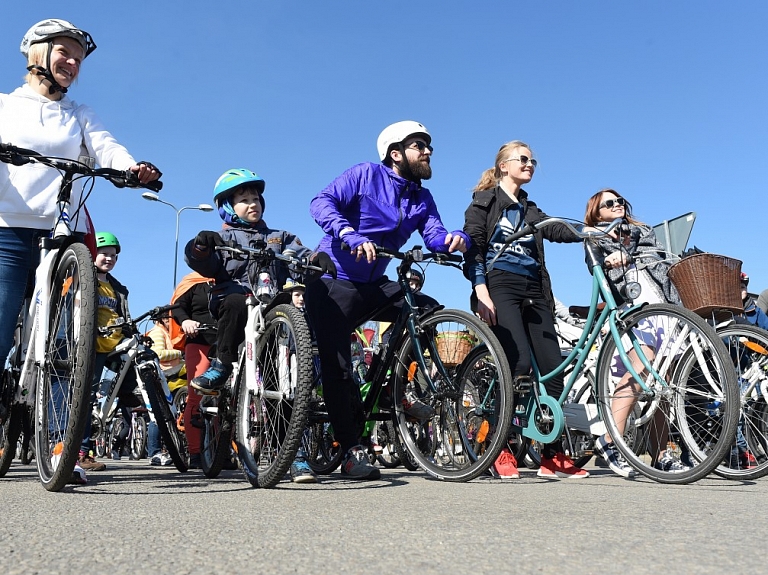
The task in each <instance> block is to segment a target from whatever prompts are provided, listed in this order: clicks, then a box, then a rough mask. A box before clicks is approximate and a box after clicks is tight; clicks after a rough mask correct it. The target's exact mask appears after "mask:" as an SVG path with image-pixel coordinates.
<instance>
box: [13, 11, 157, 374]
mask: <svg viewBox="0 0 768 575" xmlns="http://www.w3.org/2000/svg"><path fill="white" fill-rule="evenodd" d="M95 49H96V44H95V43H94V41H93V38H91V35H90V34H88V33H87V32H85V31H83V30H80V29H78V28H76V27H75V26H74V25H72V24H71V23H69V22H66V21H65V20H58V19H48V20H43V21H41V22H38V23H37V24H35V25H34V26H32V28H30V29H29V31H28V32H27V33H26V34H25V35H24V38H23V39H22V41H21V53H22V54H23V55H24V57H25V58H26V59H27V70H28V74H27V76H26V83H25V84H24V85H23V86H21V87H20V88H17V89H16V90H14V91H13V92H12V93H10V94H0V143H6V144H13V145H15V146H19V147H22V148H29V149H32V150H35V151H37V152H40V153H41V154H44V155H50V156H57V157H60V158H70V159H73V160H77V159H78V158H79V157H80V156H89V157H91V158H94V159H95V160H96V163H97V164H98V165H99V166H101V167H105V168H113V169H117V170H127V169H130V170H131V171H132V172H134V173H136V174H137V175H138V177H139V180H140V181H141V182H142V183H148V182H151V181H153V180H156V179H158V178H159V177H160V175H161V174H160V171H159V170H158V169H157V168H156V167H155V166H153V165H152V164H150V163H149V162H138V163H137V162H136V161H135V160H134V159H133V157H132V156H131V155H130V154H129V153H128V150H126V149H125V148H124V147H123V146H121V145H120V144H118V143H117V141H116V140H115V139H114V137H113V136H112V134H110V133H109V132H108V131H107V130H106V129H105V128H104V126H103V124H102V123H101V121H100V120H99V119H98V118H97V117H96V114H94V112H93V110H91V109H90V108H89V107H88V106H83V105H79V104H76V103H75V102H73V101H72V100H70V99H69V98H68V97H67V95H66V93H67V90H68V89H69V87H70V86H71V85H72V83H73V82H74V81H75V80H76V79H77V77H78V75H79V73H80V65H81V64H82V61H83V60H84V59H85V58H86V57H87V56H88V55H89V54H90V53H91V52H93V51H94V50H95ZM60 178H61V175H60V174H59V172H58V171H57V170H54V169H52V168H48V167H45V166H42V165H39V164H26V165H24V166H13V165H10V164H4V163H1V162H0V361H2V362H3V363H5V359H6V357H7V356H8V352H9V351H10V348H11V346H12V345H13V332H14V328H15V325H16V320H17V318H18V315H19V311H20V310H21V304H22V302H23V300H24V291H25V289H26V285H27V278H28V277H29V276H30V274H31V272H33V271H34V269H35V267H36V266H37V263H38V259H39V254H38V250H37V239H38V238H39V237H40V236H41V235H44V234H47V233H49V232H50V229H51V227H52V226H53V218H54V208H55V203H56V196H57V194H58V190H59V182H60ZM81 192H82V189H81V187H80V186H74V187H73V190H72V204H73V205H79V202H80V194H81ZM85 219H86V218H85V217H84V216H73V225H74V226H75V230H76V231H78V232H84V231H85V229H86V227H85V226H86V222H85Z"/></svg>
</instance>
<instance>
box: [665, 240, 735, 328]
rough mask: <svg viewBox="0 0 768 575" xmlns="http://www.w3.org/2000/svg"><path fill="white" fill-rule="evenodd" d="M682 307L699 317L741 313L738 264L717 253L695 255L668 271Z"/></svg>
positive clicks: (732, 259) (684, 259)
mask: <svg viewBox="0 0 768 575" xmlns="http://www.w3.org/2000/svg"><path fill="white" fill-rule="evenodd" d="M669 278H670V279H671V280H672V283H673V284H674V285H675V287H676V288H677V292H678V293H679V294H680V299H682V300H683V305H684V306H685V307H686V308H688V309H690V310H692V311H694V312H696V313H697V314H699V315H700V316H703V317H709V316H711V315H712V314H713V313H717V312H732V313H741V312H742V311H744V306H743V304H742V302H741V261H740V260H737V259H734V258H729V257H727V256H719V255H717V254H695V255H692V256H688V257H686V258H683V259H682V260H680V261H679V262H677V263H676V264H675V265H673V266H672V267H670V268H669Z"/></svg>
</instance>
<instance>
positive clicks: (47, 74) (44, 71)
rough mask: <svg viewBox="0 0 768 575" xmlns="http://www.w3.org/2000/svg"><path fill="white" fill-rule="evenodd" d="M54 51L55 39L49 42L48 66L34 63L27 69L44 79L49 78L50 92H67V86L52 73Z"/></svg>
mask: <svg viewBox="0 0 768 575" xmlns="http://www.w3.org/2000/svg"><path fill="white" fill-rule="evenodd" d="M52 51H53V41H49V42H48V56H46V60H47V62H46V66H47V67H46V68H43V67H42V66H37V65H32V66H27V70H28V71H29V72H32V73H33V74H35V75H36V76H40V77H42V79H43V80H48V83H49V84H50V86H48V93H49V94H51V95H53V94H55V93H56V92H61V93H62V94H66V93H67V88H65V87H64V86H62V85H61V84H59V83H58V82H57V81H56V80H55V79H54V78H53V74H51V52H52Z"/></svg>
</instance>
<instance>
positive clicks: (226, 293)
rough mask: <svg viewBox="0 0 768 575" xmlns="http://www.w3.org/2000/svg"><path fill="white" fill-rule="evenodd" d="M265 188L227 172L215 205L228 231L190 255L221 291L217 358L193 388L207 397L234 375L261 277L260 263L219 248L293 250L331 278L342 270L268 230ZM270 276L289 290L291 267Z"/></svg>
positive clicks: (245, 174)
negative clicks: (259, 245)
mask: <svg viewBox="0 0 768 575" xmlns="http://www.w3.org/2000/svg"><path fill="white" fill-rule="evenodd" d="M264 187H265V182H264V180H263V179H262V178H260V177H259V176H258V175H257V174H255V173H254V172H252V171H250V170H246V169H242V168H241V169H235V170H228V171H226V172H224V174H222V176H221V177H220V178H219V179H218V181H217V182H216V185H215V186H214V189H213V201H214V202H215V203H216V206H217V207H218V209H219V215H220V216H221V219H223V220H224V228H223V229H222V230H220V231H218V232H213V231H202V232H200V233H199V234H197V236H196V237H195V238H194V239H193V240H191V241H190V242H189V243H187V246H186V248H185V250H184V254H185V259H186V262H187V264H188V265H189V267H191V268H192V269H193V270H195V271H196V272H198V273H199V274H200V275H202V276H205V277H209V278H214V280H215V282H216V287H215V288H214V289H213V290H211V314H212V315H213V317H214V318H216V319H217V327H218V330H217V335H216V347H217V351H216V357H215V358H214V359H212V360H211V365H210V367H209V368H208V370H207V371H206V372H205V373H203V374H202V375H201V376H199V377H196V378H194V379H193V380H192V381H191V382H190V385H191V386H192V387H194V388H195V389H197V390H199V391H200V392H201V393H203V394H212V393H216V392H217V391H218V390H220V389H222V388H224V386H225V385H226V383H227V378H228V377H229V375H230V374H231V373H232V364H233V363H235V362H236V361H237V358H238V347H239V346H240V344H241V343H242V342H243V340H244V339H245V323H246V319H247V315H248V311H247V307H246V305H245V298H246V295H248V294H251V293H254V287H255V286H257V285H258V275H259V272H260V271H261V270H260V269H259V268H258V266H257V265H256V264H255V263H254V262H252V261H242V260H238V259H235V258H232V257H230V256H229V255H228V254H227V253H226V252H220V251H216V249H215V248H216V246H223V245H225V244H226V243H227V242H230V241H233V242H234V243H235V244H237V245H242V246H249V247H254V246H256V245H257V243H261V242H264V243H266V244H267V248H268V249H269V250H271V251H273V252H275V253H278V254H279V253H282V252H283V251H284V250H286V249H291V250H293V251H294V252H295V253H296V255H297V256H299V257H309V260H310V262H311V263H312V264H313V265H316V266H319V267H320V268H322V270H323V271H324V272H325V273H329V274H331V275H333V276H335V275H336V267H335V266H334V264H333V262H332V261H331V259H330V258H329V257H328V255H327V254H326V253H324V252H316V253H312V250H310V249H309V248H306V247H304V246H303V245H302V244H301V241H299V239H298V238H297V237H296V236H295V235H293V234H291V233H290V232H287V231H284V230H275V229H272V228H270V227H269V226H267V224H266V223H265V222H264V220H263V219H262V215H263V213H264V197H263V193H264ZM270 272H271V273H270V275H271V280H272V281H274V282H275V284H274V285H276V286H280V285H283V283H285V281H286V280H287V279H288V272H289V270H288V268H287V266H286V265H285V264H284V263H282V262H280V261H278V260H275V261H274V262H273V263H272V269H271V270H270Z"/></svg>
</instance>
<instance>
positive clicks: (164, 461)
mask: <svg viewBox="0 0 768 575" xmlns="http://www.w3.org/2000/svg"><path fill="white" fill-rule="evenodd" d="M172 463H173V459H171V456H170V455H168V454H167V453H161V454H160V465H162V466H163V467H168V466H169V465H171V464H172Z"/></svg>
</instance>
